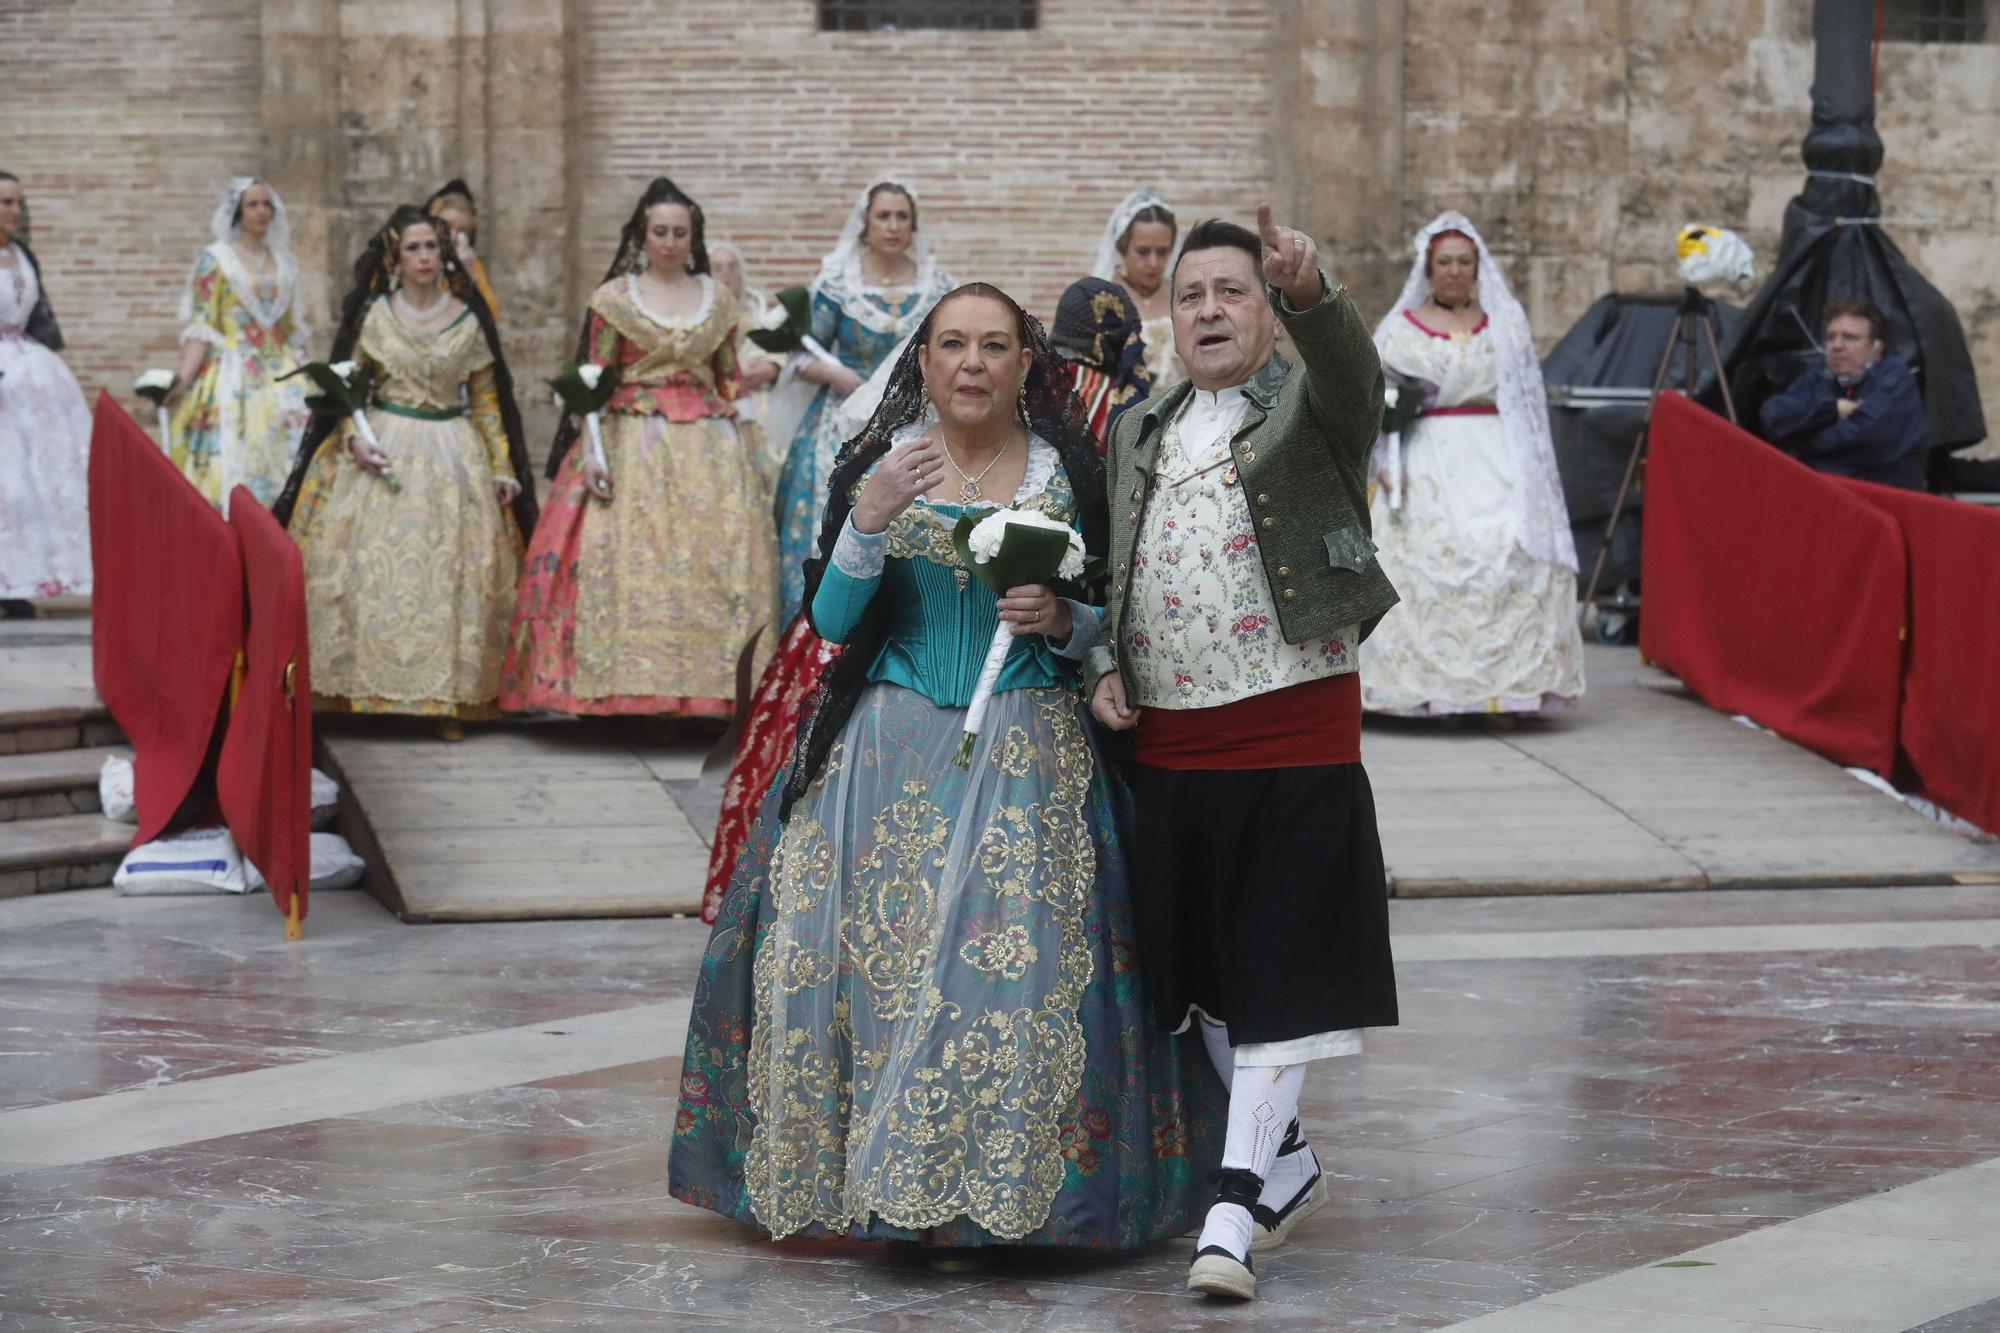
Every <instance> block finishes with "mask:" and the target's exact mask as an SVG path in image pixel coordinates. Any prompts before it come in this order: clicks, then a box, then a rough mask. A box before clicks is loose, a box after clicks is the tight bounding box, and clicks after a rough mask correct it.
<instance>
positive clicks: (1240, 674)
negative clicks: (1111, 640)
mask: <svg viewBox="0 0 2000 1333" xmlns="http://www.w3.org/2000/svg"><path fill="white" fill-rule="evenodd" d="M1228 457H1229V446H1228V443H1227V442H1226V441H1223V442H1218V444H1217V445H1216V446H1214V447H1213V448H1211V449H1210V450H1208V451H1207V452H1206V453H1204V454H1203V455H1202V456H1201V457H1199V458H1189V457H1187V456H1186V454H1185V453H1184V452H1183V449H1182V444H1181V436H1180V423H1179V421H1178V420H1176V421H1174V422H1172V423H1170V424H1169V425H1168V427H1167V430H1166V432H1165V434H1164V435H1163V437H1162V438H1161V441H1160V453H1159V458H1160V468H1159V472H1158V474H1157V475H1156V476H1155V478H1154V480H1153V483H1152V488H1151V493H1150V498H1149V499H1148V501H1147V505H1146V511H1145V520H1146V528H1145V529H1144V531H1143V532H1142V533H1141V536H1140V541H1139V547H1138V549H1137V550H1136V551H1135V552H1134V553H1133V556H1132V586H1131V603H1130V605H1131V606H1132V609H1133V611H1134V612H1135V614H1134V615H1133V616H1132V617H1131V618H1130V620H1129V621H1128V623H1127V625H1126V627H1125V631H1124V635H1125V655H1126V660H1127V661H1128V662H1129V663H1130V664H1131V667H1132V673H1133V677H1134V685H1135V687H1136V688H1135V693H1136V695H1137V702H1139V703H1140V704H1142V705H1147V706H1151V707H1171V708H1209V707H1214V706H1215V705H1217V704H1225V703H1231V702H1233V701H1235V700H1238V699H1243V698H1248V697H1249V696H1250V695H1253V694H1261V693H1265V692H1267V691H1270V690H1275V689H1280V688H1283V687H1284V686H1287V685H1297V684H1301V683H1303V682H1305V681H1309V680H1317V679H1319V678H1321V677H1324V676H1333V675H1339V674H1340V673H1342V672H1346V671H1352V670H1354V666H1355V664H1354V657H1353V655H1352V654H1351V653H1350V652H1349V651H1348V650H1347V648H1346V645H1347V644H1349V643H1351V642H1352V641H1353V637H1352V635H1351V634H1348V633H1345V632H1343V633H1342V634H1339V635H1336V636H1335V637H1333V638H1331V639H1326V640H1314V641H1312V642H1309V643H1302V644H1289V643H1286V642H1285V639H1284V635H1283V633H1282V631H1281V626H1280V622H1279V620H1278V612H1277V603H1276V602H1275V600H1274V599H1273V597H1272V593H1271V576H1270V573H1269V572H1267V571H1266V569H1265V567H1264V559H1263V554H1262V552H1261V551H1260V550H1259V548H1258V545H1257V530H1256V527H1255V526H1254V524H1253V523H1252V520H1251V516H1250V505H1249V501H1248V500H1247V499H1245V497H1244V494H1243V488H1242V487H1241V486H1238V485H1233V484H1231V483H1230V481H1229V480H1227V479H1226V477H1227V471H1228V470H1227V469H1225V468H1223V467H1222V466H1221V464H1222V463H1223V461H1224V460H1226V459H1227V458H1228Z"/></svg>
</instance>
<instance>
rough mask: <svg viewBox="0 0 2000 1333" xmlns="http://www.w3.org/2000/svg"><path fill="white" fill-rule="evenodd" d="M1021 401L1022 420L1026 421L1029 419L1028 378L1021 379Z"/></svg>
mask: <svg viewBox="0 0 2000 1333" xmlns="http://www.w3.org/2000/svg"><path fill="white" fill-rule="evenodd" d="M1020 403H1021V420H1023V421H1026V420H1027V419H1028V382H1027V381H1026V380H1022V381H1021V398H1020Z"/></svg>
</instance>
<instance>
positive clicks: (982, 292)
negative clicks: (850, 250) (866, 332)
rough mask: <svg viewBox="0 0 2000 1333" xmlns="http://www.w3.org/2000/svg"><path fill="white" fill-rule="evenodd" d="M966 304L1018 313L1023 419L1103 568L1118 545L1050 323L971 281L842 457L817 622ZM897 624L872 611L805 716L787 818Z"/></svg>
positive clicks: (924, 407)
mask: <svg viewBox="0 0 2000 1333" xmlns="http://www.w3.org/2000/svg"><path fill="white" fill-rule="evenodd" d="M957 296H988V297H992V298H994V299H995V300H998V301H1002V302H1005V303H1006V305H1007V306H1008V307H1009V308H1010V309H1012V310H1013V312H1014V315H1015V318H1016V320H1017V321H1018V324H1019V328H1020V337H1021V341H1022V343H1023V344H1024V345H1025V346H1027V348H1028V349H1029V350H1030V351H1031V352H1032V353H1033V360H1032V361H1031V363H1030V364H1029V367H1028V376H1027V380H1026V382H1025V383H1024V384H1023V386H1022V400H1023V401H1022V406H1023V409H1024V412H1023V415H1024V416H1025V419H1026V421H1027V425H1028V429H1029V430H1030V431H1032V432H1033V433H1034V434H1036V435H1039V436H1040V437H1041V438H1042V439H1043V440H1045V441H1047V442H1048V443H1049V444H1050V445H1052V446H1054V448H1055V451H1056V453H1057V455H1058V456H1059V457H1060V459H1061V460H1062V466H1063V471H1064V472H1065V473H1067V474H1068V477H1069V483H1070V487H1071V489H1072V490H1073V491H1074V492H1075V494H1076V511H1077V516H1078V520H1079V526H1080V527H1081V528H1082V530H1083V546H1084V551H1085V553H1086V554H1088V555H1092V556H1096V557H1098V559H1099V560H1100V561H1101V560H1102V559H1103V558H1104V555H1105V552H1106V550H1107V548H1108V546H1109V544H1110V514H1109V512H1108V511H1107V508H1106V505H1105V495H1104V487H1105V481H1104V460H1103V459H1102V458H1101V457H1099V456H1098V453H1097V441H1096V439H1095V437H1093V436H1092V435H1091V433H1090V423H1089V421H1088V419H1087V418H1086V416H1085V413H1084V407H1083V403H1082V401H1081V400H1080V399H1078V398H1077V396H1076V391H1075V389H1073V388H1072V387H1071V385H1070V379H1069V375H1068V374H1067V373H1066V372H1065V371H1064V369H1063V368H1062V366H1061V365H1060V363H1059V362H1058V361H1057V360H1056V358H1055V355H1054V353H1053V352H1051V350H1050V348H1049V340H1048V336H1047V335H1046V334H1045V333H1044V332H1043V330H1042V324H1041V321H1040V320H1038V319H1036V318H1035V317H1034V316H1033V315H1030V314H1029V313H1028V312H1027V311H1025V310H1023V309H1021V307H1020V305H1019V303H1017V302H1016V301H1015V300H1014V299H1013V298H1012V297H1010V296H1008V295H1007V294H1006V293H1005V292H1003V291H1001V290H1000V289H999V288H997V287H992V286H989V285H987V284H986V283H983V282H973V283H967V284H966V285H964V286H962V287H958V288H955V289H954V290H952V291H950V292H948V293H946V294H945V295H944V297H943V298H942V299H940V300H939V301H938V303H937V305H935V306H933V307H932V308H931V313H930V314H928V315H926V316H925V317H924V322H923V323H922V324H920V325H918V326H917V330H916V332H915V333H913V334H911V335H910V341H909V345H908V346H907V347H905V348H904V349H903V355H902V357H901V358H900V359H899V360H898V361H897V362H896V368H895V370H894V371H893V372H891V374H890V377H889V384H888V388H887V389H886V390H885V391H884V392H883V394H882V403H881V406H879V407H877V408H876V409H875V415H874V416H872V417H870V418H869V420H868V424H867V425H866V426H864V427H863V428H862V430H861V433H860V434H859V435H857V436H855V437H854V438H853V439H851V440H849V441H848V442H847V443H846V444H844V445H842V446H841V449H840V454H839V457H837V458H836V459H835V460H834V465H833V475H832V477H831V478H830V480H829V483H828V485H829V489H828V495H827V502H826V511H825V515H824V517H823V518H822V519H821V521H820V530H819V552H820V553H819V554H818V555H816V556H814V557H813V558H812V559H810V560H808V561H806V565H805V574H806V580H805V589H806V590H805V605H806V607H807V608H808V614H810V608H811V606H812V601H813V594H814V593H816V592H817V591H818V590H819V585H820V580H821V579H822V578H823V577H824V576H825V574H826V565H827V558H828V554H829V553H830V552H831V551H832V550H833V544H834V542H835V541H836V540H838V539H839V536H840V530H841V529H842V528H843V527H845V526H846V524H847V517H848V515H849V514H850V513H851V512H852V511H853V508H854V500H853V493H854V486H855V483H856V482H858V481H860V480H861V478H862V477H863V476H864V475H866V474H867V472H868V469H869V468H871V467H873V466H874V465H875V463H876V460H878V459H880V458H881V457H882V456H883V455H885V454H887V453H888V452H889V449H890V447H891V445H892V444H893V442H894V440H895V436H896V433H897V432H898V431H899V430H901V429H902V428H903V427H905V426H907V425H909V424H911V423H912V422H916V421H921V420H923V418H924V415H925V413H926V412H927V411H928V409H929V407H930V398H929V396H928V395H927V394H926V392H925V390H924V376H923V371H922V369H921V368H920V367H919V365H918V364H917V351H918V349H919V348H921V347H923V346H924V345H925V344H927V343H928V342H929V341H930V333H931V325H932V322H933V321H934V320H935V319H936V318H937V312H938V311H939V310H942V309H943V308H944V307H945V305H946V304H947V303H948V302H950V301H951V300H952V298H953V297H957ZM1066 595H1070V596H1074V597H1077V598H1078V599H1079V600H1083V601H1095V600H1096V599H1095V598H1093V597H1090V596H1089V595H1088V594H1087V592H1086V591H1085V590H1084V589H1081V588H1077V589H1071V590H1068V592H1067V593H1066ZM888 619H889V611H888V607H887V606H886V605H885V604H884V603H883V602H882V600H881V599H879V598H878V599H877V600H876V601H875V602H873V603H872V604H870V606H869V607H868V609H867V611H865V612H864V613H863V614H862V617H861V623H860V624H859V625H857V626H856V627H855V629H854V632H853V633H851V634H850V635H848V637H847V645H846V650H845V651H844V652H843V653H842V654H841V655H840V658H839V660H838V661H836V662H835V663H834V664H833V666H832V668H831V669H830V670H828V672H827V673H826V675H825V676H824V677H823V678H822V679H821V680H820V684H819V688H818V690H816V691H815V692H814V694H813V695H812V697H811V698H809V699H808V700H807V701H806V703H805V706H804V708H803V710H802V714H803V720H802V721H801V722H800V724H799V739H798V748H797V751H796V753H795V754H794V756H793V759H792V769H791V773H790V774H789V775H788V776H787V778H786V780H785V794H784V800H783V804H782V806H781V816H780V817H789V816H790V814H791V810H792V805H793V804H794V803H795V802H796V801H797V800H798V799H799V797H800V796H802V795H803V794H804V793H805V790H806V788H807V787H808V786H810V785H811V783H812V780H813V778H814V777H816V776H817V775H818V774H819V771H820V770H821V769H822V768H824V767H825V765H826V757H827V755H828V754H829V753H830V752H831V751H832V749H833V743H834V741H835V740H837V739H838V738H839V736H840V731H841V728H842V727H844V726H846V725H847V719H848V718H849V716H851V715H852V714H853V712H854V706H855V704H856V703H857V702H858V701H859V700H860V698H861V691H862V690H863V689H864V688H866V686H867V684H868V669H869V667H870V666H872V665H873V664H874V661H875V657H876V655H877V654H878V653H879V652H880V651H881V648H882V644H883V642H884V640H885V639H886V638H887V634H888Z"/></svg>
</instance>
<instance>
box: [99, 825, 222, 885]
mask: <svg viewBox="0 0 2000 1333" xmlns="http://www.w3.org/2000/svg"><path fill="white" fill-rule="evenodd" d="M111 882H112V883H113V884H115V885H117V886H118V892H120V893H122V894H126V895H127V896H130V897H139V896H142V895H149V894H172V893H248V892H249V891H250V888H251V885H250V877H249V875H248V874H247V873H246V866H245V864H244V861H243V857H242V856H241V855H240V854H239V853H238V852H237V850H236V839H234V838H232V837H230V836H229V830H228V829H226V828H223V827H221V826H220V825H217V826H214V827H205V828H191V829H183V830H182V831H181V832H179V833H170V834H168V835H167V836H166V837H164V838H159V839H156V840H154V841H152V842H148V843H143V844H141V845H140V846H137V847H134V848H133V849H132V850H131V851H129V852H127V853H125V860H124V861H123V862H122V863H120V865H119V867H118V873H117V874H116V875H113V876H112V877H111Z"/></svg>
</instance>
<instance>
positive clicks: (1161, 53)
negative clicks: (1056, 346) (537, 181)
mask: <svg viewBox="0 0 2000 1333" xmlns="http://www.w3.org/2000/svg"><path fill="white" fill-rule="evenodd" d="M1286 3H1290V0H1286ZM1043 10H1044V13H1045V17H1044V19H1043V26H1042V28H1041V29H1040V30H1039V31H1037V32H1026V33H952V32H912V33H904V34H893V35H892V34H834V33H821V32H818V31H817V30H816V29H815V28H814V26H813V24H814V14H815V6H813V5H811V4H808V3H803V0H801V2H798V3H793V2H792V0H784V2H782V3H780V2H778V0H706V2H705V3H703V4H700V5H685V6H674V7H671V8H663V7H662V6H659V5H656V4H650V3H636V2H625V0H616V2H605V0H593V3H590V4H588V5H587V6H585V7H584V11H583V14H584V17H583V23H582V33H581V39H580V41H581V44H580V47H579V56H580V59H579V60H578V62H577V66H576V68H577V70H578V77H579V78H580V79H581V80H582V87H581V89H580V102H581V108H582V125H581V127H580V133H579V134H578V135H577V136H576V140H575V142H576V145H577V148H578V150H579V151H581V152H582V154H583V157H584V161H585V162H586V163H587V164H588V175H587V177H586V178H585V182H584V186H583V199H582V203H583V208H582V216H581V219H580V224H579V226H578V228H577V236H578V237H579V250H580V253H581V259H580V261H579V264H580V272H579V274H578V275H577V277H578V282H579V285H580V286H581V287H582V288H583V290H585V291H587V290H588V285H589V284H590V283H592V282H594V281H595V280H596V279H597V278H598V277H599V276H601V274H602V272H603V269H604V266H605V264H606V262H607V261H608V259H609V257H610V254H611V249H612V246H613V244H614V242H615V238H616V235H617V231H618V228H619V226H620V225H621V224H622V223H623V221H624V220H625V218H626V216H627V215H628V213H629V212H630V210H631V207H632V203H633V200H634V199H635V198H636V197H637V196H638V193H639V191H640V190H641V189H643V187H644V184H645V182H646V181H647V180H648V179H650V178H651V177H652V176H653V175H654V174H656V173H660V172H665V173H666V174H669V175H671V176H672V177H673V178H674V180H675V181H676V183H678V184H679V185H680V186H681V187H682V188H683V189H685V190H687V191H688V192H689V193H690V194H692V195H693V196H694V197H695V198H696V199H699V200H700V201H701V203H702V207H703V209H704V210H705V211H706V213H707V216H708V218H709V225H710V229H711V234H712V235H717V236H725V235H726V236H728V237H730V238H731V239H733V240H735V241H737V242H738V243H739V244H741V245H742V246H743V247H744V249H745V250H746V252H747V253H748V254H749V256H750V261H751V264H752V266H753V276H754V277H755V278H756V280H757V281H758V282H760V283H762V284H766V285H770V286H782V285H785V284H789V283H796V282H803V281H805V280H806V279H807V278H809V277H810V276H811V275H812V273H813V271H814V269H815V267H816V265H817V263H818V260H819V256H820V255H821V254H822V253H824V252H825V251H826V250H827V249H828V248H829V247H830V246H831V245H832V243H833V240H834V238H835V236H836V234H837V233H838V231H839V228H840V224H841V222H842V221H843V220H844V218H845V216H846V213H847V211H848V209H849V208H850V207H851V206H852V204H853V200H854V197H855V195H856V193H857V192H858V191H859V190H860V189H861V188H862V187H863V186H865V185H867V184H868V183H869V182H870V180H871V179H872V178H874V177H875V176H877V175H879V174H882V173H885V172H889V171H895V172H902V173H906V174H907V175H908V176H909V177H910V179H911V181H912V182H913V183H914V184H915V185H916V187H917V189H918V191H919V192H920V194H921V195H922V229H923V232H924V234H925V235H926V236H927V237H928V238H929V241H930V244H931V248H932V251H933V253H935V254H936V255H937V257H938V258H939V260H940V261H941V262H942V263H943V264H944V265H945V266H946V267H947V268H948V269H949V270H950V271H951V272H952V274H953V275H954V276H956V277H958V278H960V279H961V280H971V279H974V278H978V279H983V280H987V281H991V282H994V283H996V284H997V285H999V286H1001V287H1003V288H1005V289H1006V290H1007V291H1008V292H1009V293H1011V294H1012V295H1014V296H1015V297H1016V298H1018V299H1020V300H1022V301H1023V302H1024V303H1026V304H1027V305H1028V307H1029V308H1030V309H1031V310H1035V311H1037V312H1038V313H1042V314H1044V315H1046V314H1047V313H1049V312H1050V311H1052V310H1053V308H1054V305H1055V300H1056V297H1057V296H1058V295H1059V294H1060V292H1061V291H1062V288H1063V287H1064V286H1065V285H1066V284H1068V283H1069V282H1071V281H1073V280H1075V279H1076V278H1078V277H1080V276H1082V275H1083V274H1084V273H1085V272H1086V271H1087V269H1088V267H1089V263H1090V258H1091V254H1092V252H1093V251H1094V250H1095V248H1096V245H1097V238H1098V233H1099V232H1100V231H1101V230H1102V228H1103V226H1104V220H1105V218H1106V217H1107V216H1108V215H1109V213H1110V211H1111V210H1112V208H1114V207H1116V205H1117V204H1118V201H1119V200H1120V199H1122V198H1123V197H1124V196H1125V195H1126V194H1127V193H1129V192H1130V191H1131V190H1132V189H1134V188H1135V187H1137V186H1140V185H1153V186H1154V187H1156V188H1158V189H1159V190H1161V191H1162V192H1163V193H1164V194H1165V195H1166V196H1167V197H1168V198H1169V199H1172V200H1173V201H1174V202H1175V203H1176V204H1177V205H1180V206H1181V208H1182V211H1183V215H1184V216H1185V217H1187V218H1189V219H1190V220H1192V218H1193V217H1194V216H1197V215H1200V214H1204V213H1208V212H1218V211H1226V212H1229V213H1232V214H1235V215H1237V216H1239V217H1248V216H1250V215H1251V214H1252V213H1253V211H1254V209H1255V208H1256V205H1257V201H1258V199H1259V197H1260V195H1263V194H1268V192H1269V191H1270V190H1271V188H1272V180H1271V175H1272V172H1271V161H1272V152H1271V146H1270V137H1271V123H1272V112H1271V106H1270V100H1269V92H1268V88H1267V86H1266V84H1265V82H1264V80H1265V71H1266V69H1267V67H1268V65H1269V63H1270V55H1271V50H1272V45H1273V40H1274V33H1275V27H1274V16H1273V6H1272V4H1271V3H1269V0H1147V3H1144V4H1133V3H1118V4H1105V3H1100V2H1099V0H1049V3H1047V4H1045V5H1044V6H1043ZM1138 11H1143V17H1141V16H1140V14H1139V13H1138ZM1246 80H1247V82H1246Z"/></svg>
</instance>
